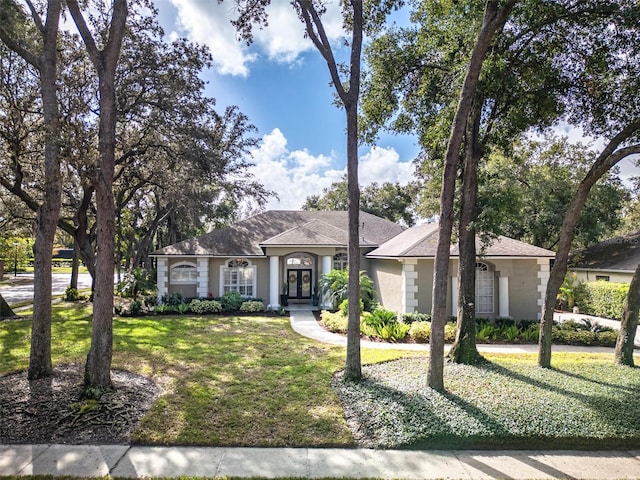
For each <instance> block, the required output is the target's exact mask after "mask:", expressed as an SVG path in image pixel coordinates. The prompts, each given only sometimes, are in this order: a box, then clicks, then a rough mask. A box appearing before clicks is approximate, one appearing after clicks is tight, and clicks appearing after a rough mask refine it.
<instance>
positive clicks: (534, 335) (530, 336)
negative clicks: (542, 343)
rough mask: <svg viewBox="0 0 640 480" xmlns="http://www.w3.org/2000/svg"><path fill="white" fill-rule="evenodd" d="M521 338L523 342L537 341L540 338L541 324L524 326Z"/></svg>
mask: <svg viewBox="0 0 640 480" xmlns="http://www.w3.org/2000/svg"><path fill="white" fill-rule="evenodd" d="M520 338H521V339H522V341H523V342H527V343H535V342H537V341H538V339H539V338H540V325H539V324H530V325H529V326H528V327H526V328H523V329H522V331H521V332H520Z"/></svg>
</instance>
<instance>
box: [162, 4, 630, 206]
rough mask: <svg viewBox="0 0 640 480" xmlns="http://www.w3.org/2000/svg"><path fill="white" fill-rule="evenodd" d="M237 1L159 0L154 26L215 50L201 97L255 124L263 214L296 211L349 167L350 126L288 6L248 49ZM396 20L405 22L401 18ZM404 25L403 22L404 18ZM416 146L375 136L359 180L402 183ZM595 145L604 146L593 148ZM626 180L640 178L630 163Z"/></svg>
mask: <svg viewBox="0 0 640 480" xmlns="http://www.w3.org/2000/svg"><path fill="white" fill-rule="evenodd" d="M233 3H234V0H224V2H223V3H222V4H218V1H217V0H155V4H156V6H157V7H158V9H159V12H160V23H161V25H162V26H163V28H164V30H165V33H166V34H167V36H168V37H169V38H173V37H187V38H189V39H190V40H192V41H195V42H198V43H201V44H205V45H207V46H208V47H209V49H210V50H211V53H212V55H213V59H214V63H215V66H214V68H212V69H211V70H209V71H207V72H205V73H204V79H205V80H207V81H208V86H207V94H208V95H209V96H211V97H214V98H216V100H217V104H218V106H219V108H220V111H222V110H223V109H224V108H225V107H226V106H227V105H237V106H238V107H239V108H240V110H241V111H242V112H243V113H244V114H246V115H247V116H248V117H249V120H250V122H251V123H253V124H254V125H255V126H256V127H257V128H258V133H257V136H258V137H259V138H260V139H261V141H260V144H259V146H258V148H256V149H255V150H254V151H253V152H252V155H253V160H252V161H253V162H254V163H255V167H253V168H252V173H254V175H255V176H256V177H257V178H258V179H259V180H260V182H262V183H263V184H264V185H265V187H266V188H268V189H270V190H273V191H275V192H277V194H278V195H279V199H275V198H274V199H272V200H271V201H270V202H269V204H268V205H267V207H268V208H277V209H298V208H300V207H301V206H302V204H303V203H304V201H305V199H306V197H307V196H309V195H312V194H319V193H321V191H322V189H323V188H326V187H328V186H330V185H331V183H332V182H335V181H339V180H340V179H341V178H342V176H343V175H344V173H345V167H346V155H345V149H346V137H345V127H346V121H345V118H344V113H343V110H342V109H339V108H337V107H336V106H335V105H334V104H333V94H334V89H333V87H332V86H331V85H330V84H329V80H330V76H329V72H328V69H327V65H326V63H325V62H324V60H323V59H322V57H321V56H320V54H319V53H318V52H317V51H316V50H315V48H314V47H313V45H312V44H311V42H310V41H308V40H306V39H304V35H303V26H302V23H301V22H300V21H299V20H298V18H297V17H296V15H295V13H294V12H293V9H292V8H291V6H290V4H289V1H288V0H272V5H271V6H270V7H269V14H270V15H269V19H270V20H269V22H270V25H269V27H268V28H266V29H264V30H257V31H255V32H254V37H255V41H254V44H253V45H252V46H251V47H247V46H246V45H245V44H244V43H243V42H240V41H238V40H237V35H236V33H235V30H234V28H233V27H232V26H231V24H230V19H231V18H233ZM338 5H339V2H338V0H334V1H331V2H328V11H327V13H326V15H325V16H324V17H323V18H324V24H325V28H326V30H327V33H328V35H329V37H330V38H331V39H332V40H333V41H334V47H335V52H336V55H338V56H340V55H342V56H343V58H346V55H348V50H346V49H342V50H341V49H340V38H341V35H342V30H341V26H342V20H341V16H340V11H339V9H338ZM397 18H402V17H399V16H398V17H397ZM401 21H402V20H401ZM559 133H560V134H562V135H567V136H568V137H569V138H570V140H572V141H583V142H588V141H589V139H585V138H583V137H582V135H581V133H580V132H578V131H576V130H573V129H569V128H559ZM416 143H417V141H416V139H415V138H412V137H409V136H394V135H388V134H387V135H385V134H383V135H381V137H380V138H379V140H378V142H377V145H375V146H371V145H365V146H362V147H361V148H360V171H359V175H360V183H361V185H367V184H370V183H372V182H378V183H382V182H385V181H391V182H400V183H401V184H406V183H407V182H408V181H410V180H411V179H412V178H413V172H414V167H413V164H412V160H413V159H414V158H415V156H416V155H417V153H418V147H417V145H416ZM595 146H596V147H601V146H602V142H597V141H596V142H595ZM621 169H622V177H623V178H628V177H631V176H634V175H640V172H639V171H638V168H637V167H636V166H635V165H634V164H633V163H632V162H631V161H630V160H625V161H624V162H622V164H621Z"/></svg>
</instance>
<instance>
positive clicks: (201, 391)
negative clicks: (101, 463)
mask: <svg viewBox="0 0 640 480" xmlns="http://www.w3.org/2000/svg"><path fill="white" fill-rule="evenodd" d="M54 314H55V320H54V323H53V329H52V335H53V356H54V358H53V360H54V363H71V362H76V363H82V362H84V359H85V357H86V354H87V351H88V348H89V337H90V310H89V308H81V307H78V306H76V305H71V304H60V305H56V306H55V307H54ZM29 329H30V324H29V322H28V321H27V320H17V321H5V322H0V375H2V374H5V373H9V372H12V371H16V370H20V369H25V368H26V367H27V364H28V356H29ZM416 355H417V354H416V353H409V352H401V351H397V350H378V349H376V350H369V349H363V361H364V362H365V363H371V364H373V363H375V365H370V366H367V367H365V368H364V372H365V374H366V376H367V379H366V380H365V381H363V382H361V383H359V384H356V385H354V386H349V387H348V388H345V389H343V390H342V393H341V395H344V399H345V401H346V405H347V406H348V408H347V412H348V415H349V416H350V417H351V418H353V419H358V421H359V422H360V429H359V430H360V432H364V436H363V437H362V438H358V440H359V441H360V443H361V444H366V445H376V446H386V447H390V446H404V445H408V446H414V447H415V446H420V447H429V448H445V447H447V448H448V447H454V448H464V447H474V448H475V447H496V446H500V447H527V448H538V447H546V448H554V447H555V448H592V447H595V448H611V447H617V446H628V447H631V446H633V447H637V446H640V416H639V415H638V414H637V412H638V411H640V395H638V393H639V392H640V369H631V368H625V367H616V366H614V365H613V364H612V355H597V354H594V355H576V354H573V355H570V354H559V353H554V355H553V365H554V369H551V370H543V369H539V368H537V367H536V366H535V357H534V356H533V355H494V356H491V357H489V360H490V361H491V363H488V364H486V365H484V366H479V367H466V366H455V365H448V366H447V367H446V378H445V383H446V385H447V388H448V389H449V392H448V393H447V394H446V395H441V394H437V393H435V392H433V391H431V390H429V389H427V388H426V386H425V383H426V371H427V365H428V359H426V358H418V357H416ZM397 359H401V360H400V361H399V362H396V361H391V360H397ZM113 366H114V368H121V369H127V370H130V371H133V372H135V373H139V374H143V375H146V376H149V377H151V378H153V379H154V380H155V381H156V382H157V383H158V384H159V385H160V386H161V387H162V388H163V389H164V390H165V393H164V394H163V395H162V396H161V397H160V399H159V400H158V401H156V403H155V404H154V405H153V406H152V408H151V410H150V411H149V413H148V414H147V416H146V417H145V418H144V419H143V422H142V424H141V426H140V427H139V428H138V430H137V431H136V432H134V435H133V438H132V441H133V442H134V443H144V444H157V445H211V446H222V445H224V446H233V445H244V446H329V445H336V446H354V445H355V444H356V443H355V441H354V439H353V436H352V433H351V431H350V429H349V427H348V426H347V421H346V420H345V415H344V410H343V407H342V403H341V402H340V400H339V398H338V395H337V394H336V393H335V391H334V390H333V389H332V388H331V383H332V378H333V377H334V375H335V374H336V372H339V370H340V369H341V368H343V366H344V349H343V348H341V347H334V346H327V345H323V344H320V343H318V342H315V341H312V340H308V339H305V338H302V337H300V336H299V335H297V334H296V333H294V332H293V331H292V330H291V328H290V326H289V319H288V318H287V317H259V316H246V317H244V316H237V317H236V316H202V317H198V316H175V317H173V316H158V317H143V318H132V317H129V318H116V319H115V320H114V361H113ZM334 383H340V382H335V381H334Z"/></svg>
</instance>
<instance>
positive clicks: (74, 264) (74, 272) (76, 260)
mask: <svg viewBox="0 0 640 480" xmlns="http://www.w3.org/2000/svg"><path fill="white" fill-rule="evenodd" d="M79 269H80V245H78V241H77V240H76V239H74V240H73V258H72V259H71V280H70V281H69V286H70V287H71V288H75V289H76V290H77V289H78V270H79Z"/></svg>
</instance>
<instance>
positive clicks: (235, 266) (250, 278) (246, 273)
mask: <svg viewBox="0 0 640 480" xmlns="http://www.w3.org/2000/svg"><path fill="white" fill-rule="evenodd" d="M220 290H221V292H220V293H221V295H224V294H225V293H227V292H238V293H239V294H240V295H242V296H243V297H253V296H255V291H256V267H255V265H252V264H251V262H250V261H249V260H247V259H245V258H231V259H229V260H226V261H225V263H224V266H222V267H221V269H220Z"/></svg>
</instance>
